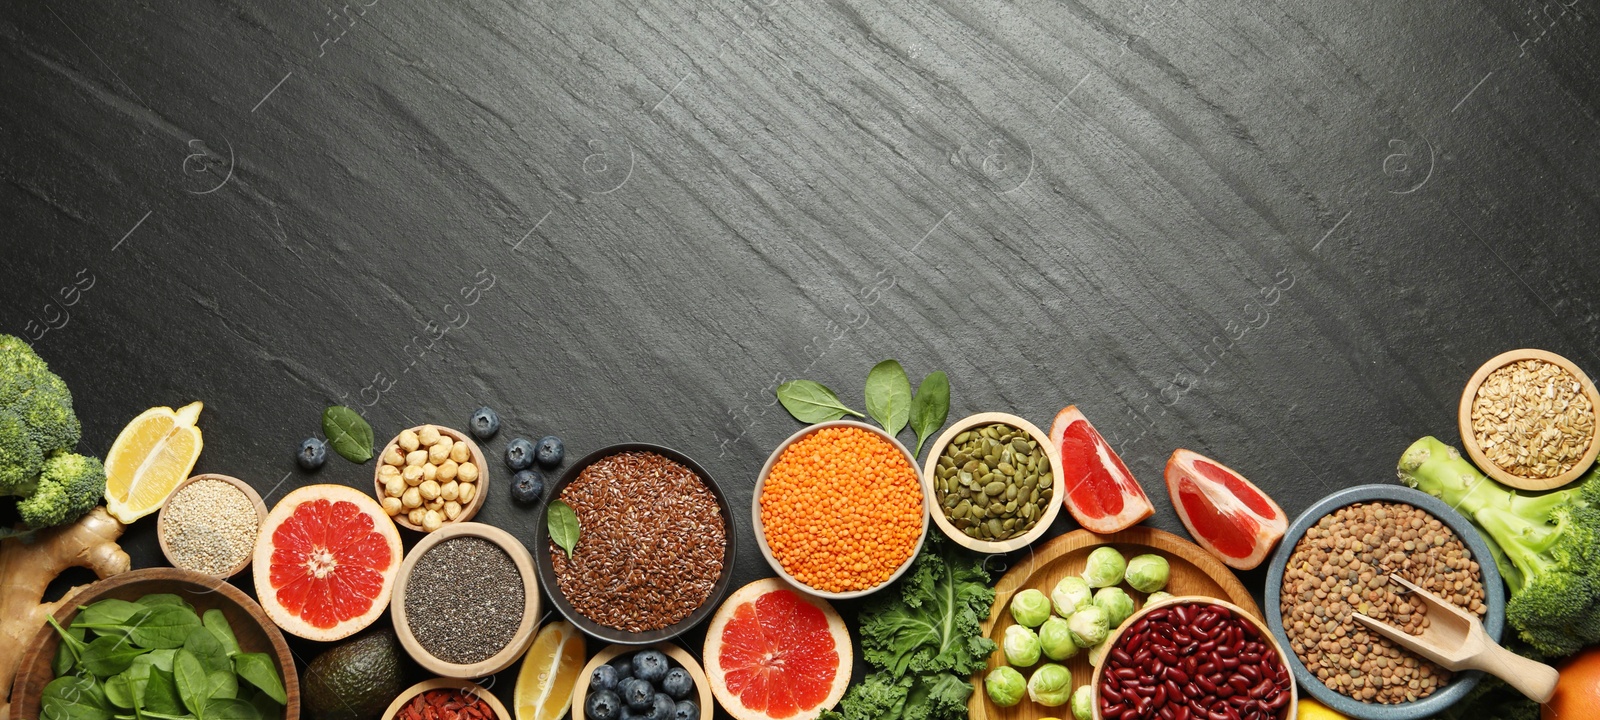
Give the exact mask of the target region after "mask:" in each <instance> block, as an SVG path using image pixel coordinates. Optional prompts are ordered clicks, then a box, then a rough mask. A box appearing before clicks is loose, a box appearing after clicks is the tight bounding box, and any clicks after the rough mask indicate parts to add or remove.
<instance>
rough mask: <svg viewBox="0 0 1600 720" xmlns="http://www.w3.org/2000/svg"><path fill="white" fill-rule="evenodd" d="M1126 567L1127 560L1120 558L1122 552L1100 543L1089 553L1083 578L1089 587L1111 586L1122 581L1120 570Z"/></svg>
mask: <svg viewBox="0 0 1600 720" xmlns="http://www.w3.org/2000/svg"><path fill="white" fill-rule="evenodd" d="M1127 569H1128V561H1126V560H1123V559H1122V553H1119V552H1117V549H1116V548H1114V547H1111V546H1110V545H1101V546H1100V547H1097V548H1095V549H1094V552H1092V553H1089V561H1088V564H1087V565H1084V567H1083V579H1084V580H1086V581H1088V583H1089V587H1096V588H1103V587H1111V586H1113V585H1116V584H1118V583H1120V582H1122V572H1123V571H1124V570H1127Z"/></svg>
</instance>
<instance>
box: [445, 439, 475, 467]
mask: <svg viewBox="0 0 1600 720" xmlns="http://www.w3.org/2000/svg"><path fill="white" fill-rule="evenodd" d="M450 459H451V460H454V461H456V463H457V464H460V463H464V462H466V461H468V460H471V459H472V451H470V450H468V449H467V444H466V443H456V444H455V445H452V446H450Z"/></svg>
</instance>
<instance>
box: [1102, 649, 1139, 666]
mask: <svg viewBox="0 0 1600 720" xmlns="http://www.w3.org/2000/svg"><path fill="white" fill-rule="evenodd" d="M1108 654H1109V655H1110V656H1111V661H1112V662H1114V663H1116V664H1118V665H1131V664H1133V656H1132V655H1129V654H1128V651H1126V650H1123V649H1122V648H1116V649H1114V650H1112V651H1111V652H1110V653H1108Z"/></svg>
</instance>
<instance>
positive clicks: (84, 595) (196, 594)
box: [11, 568, 300, 720]
mask: <svg viewBox="0 0 1600 720" xmlns="http://www.w3.org/2000/svg"><path fill="white" fill-rule="evenodd" d="M155 593H172V594H175V595H178V596H179V597H181V598H183V599H184V600H186V601H187V602H188V603H189V604H190V605H193V606H194V609H195V612H197V613H202V614H203V613H205V611H207V610H210V609H212V608H216V609H218V610H221V611H222V614H223V616H224V617H226V618H227V619H228V626H229V627H230V628H232V629H233V634H234V636H235V637H236V638H237V639H238V641H239V648H240V649H241V650H243V651H244V652H260V653H266V654H268V655H270V656H272V658H273V659H274V660H276V661H277V663H278V674H279V675H280V676H282V678H283V688H284V690H285V691H286V692H287V694H288V700H289V701H288V702H287V703H285V704H284V714H283V720H298V719H299V717H300V678H299V676H298V675H297V674H295V667H294V656H293V655H292V654H290V652H289V646H288V644H286V643H285V642H284V641H283V633H282V632H281V631H279V630H278V627H277V626H276V625H273V624H272V620H270V619H268V618H267V614H266V612H264V611H262V609H261V606H260V605H257V604H256V602H255V601H254V600H251V599H250V596H248V595H245V594H244V592H243V591H241V590H239V589H238V588H236V587H234V586H232V585H230V584H228V583H227V582H225V581H222V580H219V579H217V578H214V577H211V576H210V575H202V574H200V573H197V572H192V571H189V570H181V569H178V568H147V569H144V570H132V571H129V572H125V573H122V574H120V575H113V576H111V577H109V578H106V579H104V580H101V581H99V582H97V583H94V584H93V585H90V586H88V587H86V588H84V589H83V590H81V591H79V592H78V593H77V594H76V595H73V596H72V597H71V598H68V599H67V600H66V602H63V603H61V606H60V607H59V608H58V609H57V610H56V612H55V618H56V622H59V623H61V625H62V626H63V627H65V626H67V625H70V624H71V623H72V618H73V616H74V615H77V614H78V606H80V605H88V604H90V603H93V602H97V601H100V600H104V599H106V598H117V599H120V600H138V599H139V598H141V597H144V596H146V595H152V594H155ZM59 644H60V637H59V636H57V635H56V631H55V630H54V629H52V628H51V627H50V626H49V625H41V626H40V627H39V631H38V632H36V633H34V636H33V642H31V643H28V648H27V650H26V652H25V653H24V654H23V656H22V662H21V664H19V665H18V666H17V679H16V683H15V684H14V685H13V686H12V688H11V717H14V718H37V717H39V711H40V707H39V695H40V693H42V692H43V691H44V686H45V685H46V684H48V683H49V682H50V681H51V680H52V679H53V678H54V673H53V672H52V670H51V667H50V664H51V661H52V660H53V659H54V658H55V656H56V646H57V645H59Z"/></svg>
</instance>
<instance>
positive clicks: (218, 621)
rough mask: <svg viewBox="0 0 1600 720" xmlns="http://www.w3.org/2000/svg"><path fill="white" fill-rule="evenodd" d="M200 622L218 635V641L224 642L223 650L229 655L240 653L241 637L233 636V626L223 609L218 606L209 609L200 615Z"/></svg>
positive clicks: (213, 633)
mask: <svg viewBox="0 0 1600 720" xmlns="http://www.w3.org/2000/svg"><path fill="white" fill-rule="evenodd" d="M200 622H201V623H202V624H204V625H205V626H206V629H207V630H210V631H211V634H212V635H214V636H216V638H217V642H219V643H221V644H222V650H223V652H225V653H227V654H228V657H233V656H234V655H238V654H239V639H238V638H236V637H234V636H233V628H232V627H229V626H228V618H227V616H226V615H223V614H222V611H221V610H218V609H216V608H211V609H210V610H207V611H206V613H205V615H202V616H201V617H200Z"/></svg>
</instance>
